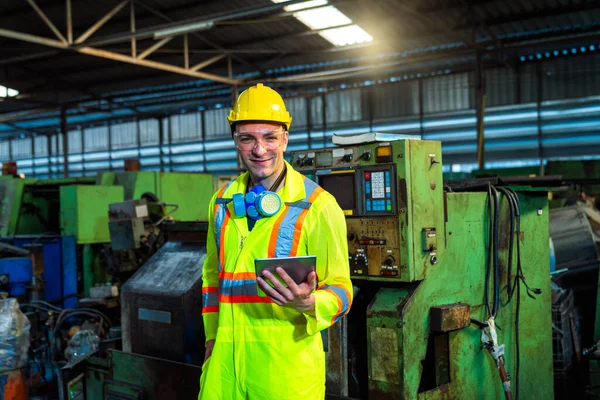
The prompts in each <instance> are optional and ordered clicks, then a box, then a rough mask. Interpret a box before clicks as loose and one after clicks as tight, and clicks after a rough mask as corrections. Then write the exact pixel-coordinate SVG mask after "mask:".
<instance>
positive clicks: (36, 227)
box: [0, 176, 94, 237]
mask: <svg viewBox="0 0 600 400" xmlns="http://www.w3.org/2000/svg"><path fill="white" fill-rule="evenodd" d="M92 184H94V179H93V178H67V179H47V180H42V179H29V178H27V179H20V178H15V177H13V176H1V177H0V237H12V236H15V235H36V234H42V233H49V232H54V233H57V234H58V233H59V225H60V222H59V211H60V204H59V203H60V198H59V197H60V188H61V187H63V186H68V185H92Z"/></svg>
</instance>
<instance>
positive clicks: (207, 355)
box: [204, 339, 215, 362]
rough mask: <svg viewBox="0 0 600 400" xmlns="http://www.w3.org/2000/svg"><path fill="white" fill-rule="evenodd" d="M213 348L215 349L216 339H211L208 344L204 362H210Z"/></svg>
mask: <svg viewBox="0 0 600 400" xmlns="http://www.w3.org/2000/svg"><path fill="white" fill-rule="evenodd" d="M213 347H215V339H211V340H209V341H208V342H206V351H205V352H204V362H206V360H208V357H210V356H211V354H212V351H213Z"/></svg>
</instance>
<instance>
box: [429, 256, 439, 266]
mask: <svg viewBox="0 0 600 400" xmlns="http://www.w3.org/2000/svg"><path fill="white" fill-rule="evenodd" d="M429 262H430V263H431V265H435V264H437V257H436V256H431V258H430V259H429Z"/></svg>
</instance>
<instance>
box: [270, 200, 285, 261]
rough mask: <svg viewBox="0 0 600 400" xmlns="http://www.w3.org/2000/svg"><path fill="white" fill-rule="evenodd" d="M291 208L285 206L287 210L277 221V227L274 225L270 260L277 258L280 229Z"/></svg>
mask: <svg viewBox="0 0 600 400" xmlns="http://www.w3.org/2000/svg"><path fill="white" fill-rule="evenodd" d="M289 209H290V207H289V206H285V210H283V212H282V213H281V215H280V216H279V218H277V221H275V225H273V230H272V231H271V238H270V239H269V255H268V257H269V258H275V249H276V248H277V237H278V236H279V228H280V227H281V223H282V222H283V219H284V218H285V214H287V212H288V210H289Z"/></svg>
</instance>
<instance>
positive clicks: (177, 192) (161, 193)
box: [96, 172, 214, 221]
mask: <svg viewBox="0 0 600 400" xmlns="http://www.w3.org/2000/svg"><path fill="white" fill-rule="evenodd" d="M96 184H102V185H119V186H122V187H123V188H124V194H125V200H136V199H140V198H141V197H142V195H143V194H144V193H147V192H150V193H153V194H154V195H156V196H157V197H158V199H159V200H160V201H163V202H166V203H169V204H177V205H178V206H179V209H178V210H177V211H175V212H174V213H173V214H172V217H173V219H175V220H177V221H206V220H208V203H209V202H210V199H211V197H212V195H213V193H214V190H213V176H212V175H210V174H197V173H178V172H116V173H115V172H107V173H101V174H98V176H97V179H96ZM167 211H169V210H167Z"/></svg>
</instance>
